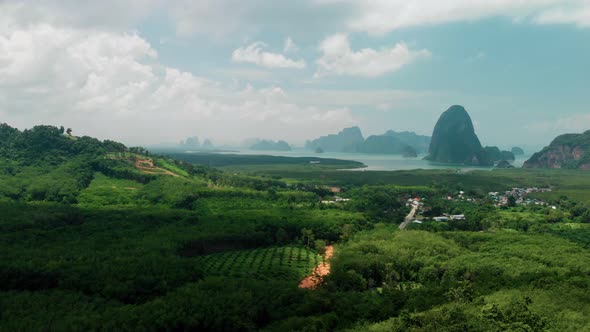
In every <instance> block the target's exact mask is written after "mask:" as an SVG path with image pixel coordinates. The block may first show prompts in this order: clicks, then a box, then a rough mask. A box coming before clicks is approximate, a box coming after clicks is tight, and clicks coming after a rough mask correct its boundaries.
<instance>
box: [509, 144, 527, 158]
mask: <svg viewBox="0 0 590 332" xmlns="http://www.w3.org/2000/svg"><path fill="white" fill-rule="evenodd" d="M511 152H512V153H513V154H514V155H515V156H522V155H524V150H523V149H522V148H520V147H518V146H515V147H513V148H512V150H511Z"/></svg>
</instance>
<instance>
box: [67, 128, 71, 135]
mask: <svg viewBox="0 0 590 332" xmlns="http://www.w3.org/2000/svg"><path fill="white" fill-rule="evenodd" d="M66 134H68V136H72V128H68V130H66Z"/></svg>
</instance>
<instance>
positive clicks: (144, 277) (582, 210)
mask: <svg viewBox="0 0 590 332" xmlns="http://www.w3.org/2000/svg"><path fill="white" fill-rule="evenodd" d="M310 161H314V163H310ZM316 161H319V163H315V162H316ZM361 166H362V165H361V164H360V163H356V162H349V161H342V160H334V159H321V158H310V159H295V158H287V157H281V158H269V157H260V156H257V157H252V156H232V155H229V156H228V155H214V154H207V155H192V156H191V155H186V154H182V153H177V152H175V153H174V154H165V153H164V152H159V154H154V153H152V152H150V151H148V150H146V149H144V148H141V147H127V146H125V145H123V144H121V143H118V142H114V141H110V140H105V141H100V140H97V139H95V138H91V137H76V136H72V135H71V134H70V132H69V131H68V130H64V128H63V127H53V126H36V127H33V128H31V129H26V130H23V131H21V130H18V129H16V128H12V127H10V126H9V125H7V124H0V331H589V330H590V191H588V190H587V188H590V173H588V172H584V171H582V170H541V169H506V170H500V169H498V170H493V171H470V172H460V171H457V170H452V169H451V170H415V171H391V172H378V171H366V172H362V171H361V172H359V171H350V170H342V169H343V168H357V167H361ZM529 187H531V188H532V187H534V188H548V189H547V190H537V189H535V190H529V192H527V193H526V195H525V194H523V195H524V196H522V197H520V196H517V194H518V193H520V192H523V190H516V189H515V188H529ZM549 189H550V190H549ZM491 192H492V193H493V192H499V194H497V195H496V194H490V193H491ZM504 192H510V193H507V194H505V197H504V198H505V201H502V197H500V196H502V195H504V194H502V193H504ZM417 198H419V199H417ZM412 200H413V202H417V201H420V210H419V212H418V213H419V217H417V218H420V219H422V221H421V222H413V223H410V224H409V225H408V227H407V228H405V229H403V230H402V229H400V228H399V225H400V224H401V223H402V222H404V218H405V217H406V216H407V215H408V214H409V213H410V211H411V210H412V206H411V204H409V203H408V202H410V201H412ZM501 202H503V203H501ZM412 204H413V203H412ZM441 215H445V216H452V215H461V216H463V217H462V218H460V219H457V220H448V221H440V222H439V221H432V218H434V217H437V216H441ZM326 246H333V248H334V256H333V257H332V258H328V259H326V254H325V250H326V248H327V247H326ZM326 262H329V264H330V266H331V267H330V273H329V274H328V275H326V276H324V277H323V278H321V280H320V282H319V284H318V285H317V287H314V288H311V289H307V288H300V287H299V285H300V282H301V281H302V280H303V279H304V278H306V276H310V275H313V274H314V271H315V268H316V266H318V265H321V264H325V263H326Z"/></svg>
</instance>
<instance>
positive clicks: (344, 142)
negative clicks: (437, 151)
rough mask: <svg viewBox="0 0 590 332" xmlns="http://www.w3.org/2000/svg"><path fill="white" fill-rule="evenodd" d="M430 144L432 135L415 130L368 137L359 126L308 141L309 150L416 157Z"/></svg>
mask: <svg viewBox="0 0 590 332" xmlns="http://www.w3.org/2000/svg"><path fill="white" fill-rule="evenodd" d="M429 144H430V137H428V136H422V135H417V134H416V133H413V132H407V131H404V132H395V131H393V130H389V131H387V132H386V133H385V134H382V135H371V136H369V137H367V138H366V139H365V138H364V137H363V134H362V132H361V130H360V128H359V127H350V128H345V129H343V130H342V131H340V132H339V133H338V134H331V135H327V136H322V137H319V138H317V139H314V140H312V141H308V142H307V143H306V145H305V147H306V148H307V149H308V150H314V151H316V152H317V151H325V152H351V153H368V154H399V155H404V156H406V157H416V156H417V155H418V153H424V152H426V151H427V149H428V145H429Z"/></svg>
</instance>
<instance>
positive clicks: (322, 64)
mask: <svg viewBox="0 0 590 332" xmlns="http://www.w3.org/2000/svg"><path fill="white" fill-rule="evenodd" d="M589 95H590V0H561V1H557V0H518V1H516V0H445V1H440V0H413V1H401V0H364V1H363V0H300V1H277V0H248V1H237V0H211V1H210V0H196V1H188V0H176V1H175V0H169V1H165V0H128V1H116V0H102V1H79V0H60V1H53V0H45V1H41V0H29V1H16V0H14V1H13V0H0V122H6V123H8V124H10V125H12V126H16V127H18V128H21V129H23V128H30V127H32V126H34V125H38V124H51V125H63V126H66V127H71V128H72V129H73V131H74V134H76V135H89V136H94V137H98V138H100V139H107V138H109V139H115V140H119V141H122V142H124V143H127V144H131V145H150V144H156V143H162V142H178V141H180V140H182V139H185V138H186V137H189V136H198V137H199V138H200V139H201V140H203V139H205V138H210V139H211V140H212V141H213V142H214V144H218V145H221V144H237V143H239V142H240V141H242V140H244V139H249V138H264V139H284V140H287V141H288V142H290V143H292V144H295V145H302V144H303V143H304V142H305V140H307V139H313V138H316V137H317V136H320V135H325V134H328V133H336V132H338V131H339V130H341V129H342V128H344V127H350V126H354V125H358V126H359V127H360V128H361V129H362V131H363V133H364V134H365V136H368V135H371V134H381V133H384V132H385V131H387V130H389V129H392V130H396V131H415V132H416V133H419V134H425V135H430V134H431V133H432V129H433V127H434V125H435V123H436V121H437V119H438V117H439V116H440V114H441V113H442V112H443V111H444V110H446V109H447V108H448V107H450V106H451V105H454V104H459V105H463V106H464V107H465V108H466V109H467V111H468V112H469V114H470V115H471V117H472V119H473V121H474V124H475V128H476V132H477V134H478V136H479V138H480V140H481V141H482V143H483V144H484V145H498V146H500V147H505V148H509V147H511V146H513V145H521V146H530V147H535V148H536V147H542V146H545V145H547V144H548V143H549V142H550V141H551V140H552V139H553V138H554V137H555V136H557V135H559V134H563V133H569V132H582V131H585V130H588V129H590V107H589V106H590V103H589V97H588V96H589Z"/></svg>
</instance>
